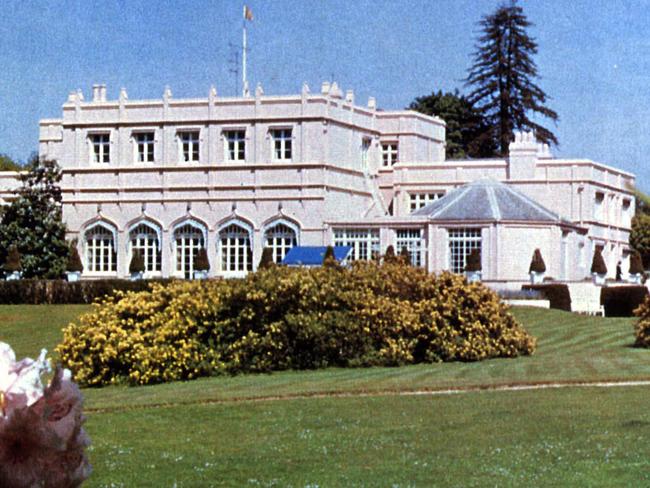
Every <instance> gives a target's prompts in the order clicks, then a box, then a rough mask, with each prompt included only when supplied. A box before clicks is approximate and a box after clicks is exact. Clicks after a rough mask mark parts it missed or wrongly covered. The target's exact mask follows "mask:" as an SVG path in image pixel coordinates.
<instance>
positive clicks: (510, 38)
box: [465, 0, 558, 154]
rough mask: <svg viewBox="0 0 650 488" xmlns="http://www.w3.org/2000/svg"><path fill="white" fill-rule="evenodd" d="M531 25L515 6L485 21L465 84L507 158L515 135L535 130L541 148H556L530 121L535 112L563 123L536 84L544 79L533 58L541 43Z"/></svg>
mask: <svg viewBox="0 0 650 488" xmlns="http://www.w3.org/2000/svg"><path fill="white" fill-rule="evenodd" d="M531 25H532V24H531V23H530V22H529V21H528V19H527V18H526V16H525V15H524V12H523V9H522V8H521V7H520V6H519V5H517V3H516V0H515V1H513V2H512V3H510V4H508V5H502V6H500V7H499V8H497V10H496V11H495V12H494V13H493V14H490V15H486V16H484V17H483V18H482V19H481V21H480V22H479V26H480V27H481V30H482V34H481V36H480V37H479V38H478V40H477V43H476V45H475V51H474V64H473V65H472V67H471V68H470V69H469V70H468V75H467V79H466V80H465V81H466V85H467V86H470V87H472V90H473V91H472V92H471V93H470V94H469V95H468V99H469V101H470V103H472V104H473V105H474V106H476V107H478V108H479V109H480V110H482V111H483V113H484V115H485V116H486V117H487V119H488V121H489V123H490V126H491V127H490V129H489V130H491V131H493V134H494V137H495V143H496V145H497V147H498V148H499V150H500V152H501V154H506V153H507V152H508V145H509V144H510V142H511V141H512V140H513V132H514V130H515V129H524V130H531V129H532V130H533V131H534V132H535V134H536V136H537V138H538V139H539V140H541V141H542V142H545V143H549V144H556V145H557V138H556V137H555V135H554V134H553V133H552V132H551V131H550V130H548V129H547V128H545V127H543V126H541V125H539V124H537V123H536V122H534V121H533V120H531V119H530V118H529V116H528V114H529V113H531V112H533V113H537V114H540V115H542V116H544V117H547V118H548V119H550V120H552V121H554V122H555V121H557V119H558V116H557V113H555V112H554V111H553V110H551V109H549V108H548V107H546V105H545V104H546V101H547V96H546V93H544V91H543V90H542V89H541V88H540V87H539V86H537V85H536V84H535V79H536V78H538V77H539V76H538V74H537V65H536V64H535V62H534V61H533V58H532V56H533V55H534V54H537V43H536V42H535V40H534V39H533V38H532V37H530V36H529V35H528V34H527V33H526V29H527V28H528V27H530V26H531Z"/></svg>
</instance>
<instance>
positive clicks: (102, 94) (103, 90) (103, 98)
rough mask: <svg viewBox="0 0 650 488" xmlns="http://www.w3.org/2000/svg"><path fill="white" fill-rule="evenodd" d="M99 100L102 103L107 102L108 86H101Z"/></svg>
mask: <svg viewBox="0 0 650 488" xmlns="http://www.w3.org/2000/svg"><path fill="white" fill-rule="evenodd" d="M99 98H100V101H101V102H105V101H106V85H99Z"/></svg>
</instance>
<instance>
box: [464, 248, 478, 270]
mask: <svg viewBox="0 0 650 488" xmlns="http://www.w3.org/2000/svg"><path fill="white" fill-rule="evenodd" d="M481 269H482V266H481V250H480V249H472V250H471V251H470V253H469V254H468V255H467V263H466V264H465V271H467V272H474V271H481Z"/></svg>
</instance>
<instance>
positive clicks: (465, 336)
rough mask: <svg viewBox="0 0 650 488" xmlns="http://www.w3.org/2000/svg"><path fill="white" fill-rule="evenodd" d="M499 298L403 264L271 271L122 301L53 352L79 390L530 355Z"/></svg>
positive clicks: (122, 296) (93, 315)
mask: <svg viewBox="0 0 650 488" xmlns="http://www.w3.org/2000/svg"><path fill="white" fill-rule="evenodd" d="M534 348H535V341H534V339H533V338H532V337H531V336H530V335H528V333H527V332H526V331H525V330H524V329H523V328H522V327H521V326H520V325H519V324H518V323H517V322H516V321H515V319H514V318H513V317H512V315H510V313H509V312H508V310H507V307H506V306H504V305H503V304H502V303H501V302H500V301H499V299H498V297H497V296H496V295H495V294H494V293H493V292H492V291H490V290H489V289H488V288H486V287H485V286H483V285H481V284H480V283H473V284H468V283H467V282H466V281H465V280H464V279H463V278H462V277H460V276H458V275H453V274H450V273H443V274H441V275H438V276H436V275H431V274H428V273H426V271H424V270H421V269H418V268H414V267H411V266H405V265H403V264H400V263H399V262H395V263H388V264H383V265H379V264H377V263H355V264H354V265H353V266H352V267H350V268H340V267H338V266H325V267H321V268H312V269H302V268H286V267H276V266H272V267H271V268H269V269H266V270H261V271H258V272H256V273H251V274H249V275H248V276H247V277H246V278H245V279H242V280H205V281H188V282H182V281H178V282H172V283H171V284H166V285H163V284H154V285H152V286H151V288H150V290H148V291H145V292H126V293H119V294H117V295H116V296H115V297H112V298H105V299H104V300H103V301H101V302H99V303H97V304H95V305H94V306H93V310H92V311H91V312H89V313H87V314H85V315H83V316H81V317H80V319H79V320H78V321H77V322H76V323H72V324H70V325H69V326H68V327H67V328H66V329H65V331H64V339H63V342H62V343H61V344H60V345H59V346H58V348H57V351H58V353H59V355H60V357H61V361H62V362H63V364H64V366H65V367H67V368H70V369H71V370H72V371H73V373H74V376H75V379H76V381H78V382H79V383H81V384H84V385H104V384H110V383H123V382H126V383H131V384H149V383H159V382H165V381H173V380H181V379H191V378H196V377H198V376H208V375H216V374H224V373H228V374H232V373H238V372H254V371H273V370H282V369H308V368H321V367H326V366H343V367H345V366H366V365H399V364H410V363H419V362H433V361H477V360H481V359H486V358H492V357H515V356H519V355H526V354H531V353H532V352H533V350H534Z"/></svg>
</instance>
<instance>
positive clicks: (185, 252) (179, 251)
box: [172, 221, 206, 279]
mask: <svg viewBox="0 0 650 488" xmlns="http://www.w3.org/2000/svg"><path fill="white" fill-rule="evenodd" d="M172 239H173V242H172V245H173V251H174V252H173V253H172V254H173V257H172V258H173V260H174V263H173V269H174V274H175V275H176V276H180V277H183V278H185V279H191V278H193V274H194V261H195V260H196V255H197V253H198V252H199V249H201V248H204V247H206V245H205V241H206V235H205V229H204V228H203V226H200V225H198V224H196V223H194V222H192V221H184V222H181V223H180V224H178V225H177V226H176V227H175V228H174V232H173V233H172Z"/></svg>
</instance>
